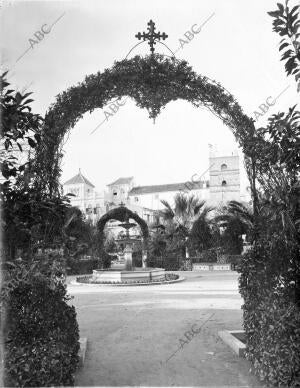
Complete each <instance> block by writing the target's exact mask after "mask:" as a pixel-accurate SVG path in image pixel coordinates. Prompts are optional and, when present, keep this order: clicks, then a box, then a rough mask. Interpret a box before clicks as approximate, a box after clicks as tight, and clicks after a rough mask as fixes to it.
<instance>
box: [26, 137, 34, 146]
mask: <svg viewBox="0 0 300 388" xmlns="http://www.w3.org/2000/svg"><path fill="white" fill-rule="evenodd" d="M27 141H28V144H29V145H30V147H32V148H35V146H36V142H35V141H34V140H32V139H31V137H27Z"/></svg>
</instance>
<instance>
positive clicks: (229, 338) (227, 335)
mask: <svg viewBox="0 0 300 388" xmlns="http://www.w3.org/2000/svg"><path fill="white" fill-rule="evenodd" d="M243 333H244V331H243V330H230V331H229V330H223V331H219V332H218V335H219V337H220V338H221V339H222V340H223V341H224V342H225V344H227V345H228V346H229V347H230V348H231V349H232V350H233V351H234V352H235V353H236V354H237V355H238V356H239V357H244V358H245V350H246V345H245V344H244V343H243V342H242V341H240V340H239V339H237V338H236V337H235V336H234V335H233V334H243Z"/></svg>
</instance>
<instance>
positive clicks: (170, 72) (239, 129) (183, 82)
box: [35, 54, 255, 195]
mask: <svg viewBox="0 0 300 388" xmlns="http://www.w3.org/2000/svg"><path fill="white" fill-rule="evenodd" d="M124 96H128V97H130V98H131V99H133V100H134V101H135V102H136V105H137V106H138V107H139V108H143V109H144V108H145V109H147V111H148V113H149V117H150V118H156V117H157V116H158V115H159V113H160V112H161V110H162V109H163V108H164V107H165V106H166V105H167V104H168V103H169V102H171V101H176V100H178V99H183V100H186V101H189V102H191V103H192V104H193V105H194V106H196V107H200V106H202V107H203V106H204V107H206V108H208V109H209V110H211V111H212V112H213V113H214V114H215V115H216V116H218V117H219V118H220V119H221V120H222V121H223V123H224V124H225V125H227V126H228V127H229V128H230V129H231V130H232V132H233V134H234V135H235V137H236V140H237V141H238V143H239V145H240V146H241V147H242V149H243V151H244V154H245V155H246V163H247V160H248V159H247V157H248V156H250V155H251V147H252V146H251V144H252V139H253V136H254V132H255V128H254V124H253V121H252V119H250V118H249V117H248V116H247V115H246V114H245V113H243V111H242V109H241V107H240V105H239V104H238V102H237V101H236V99H235V98H234V97H233V96H232V95H231V94H230V93H229V92H228V91H227V90H226V89H224V88H223V87H222V86H221V85H220V84H219V83H217V82H215V81H212V80H210V79H209V78H207V77H205V76H202V75H198V74H197V73H196V72H195V71H193V69H192V68H191V67H190V66H189V65H188V63H187V62H186V61H183V60H181V61H179V60H177V59H174V58H169V57H165V56H163V55H160V54H154V55H149V56H146V57H140V56H135V57H134V58H132V59H124V60H122V61H119V62H115V64H114V65H113V67H112V68H110V69H106V70H104V71H103V72H98V73H97V74H91V75H88V76H87V77H86V78H85V80H84V81H83V82H81V83H79V84H78V85H76V86H72V87H70V88H69V89H67V90H66V91H64V92H63V93H61V94H59V95H58V96H57V98H56V102H55V103H54V104H53V105H51V106H50V109H49V110H48V112H47V113H46V116H45V125H44V127H43V131H42V141H41V143H40V145H39V146H38V147H37V150H36V169H35V170H36V171H39V176H36V178H35V183H36V185H37V188H39V189H41V190H42V191H44V192H46V193H47V194H48V195H49V194H50V195H53V194H55V193H57V192H59V183H58V178H59V173H60V168H59V165H60V160H61V157H62V152H61V147H62V143H63V139H64V137H65V135H66V133H67V132H68V131H69V130H70V129H71V128H72V127H74V125H75V124H76V122H77V121H78V120H79V119H80V118H82V116H83V114H85V113H86V112H90V113H91V112H93V111H94V110H95V109H97V108H103V107H104V106H105V105H106V104H107V103H109V102H110V101H111V100H112V99H120V98H122V97H124ZM247 170H248V172H249V171H250V169H247ZM54 176H55V177H57V180H56V181H54V180H53V177H54ZM51 177H52V179H51Z"/></svg>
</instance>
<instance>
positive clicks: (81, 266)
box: [67, 257, 99, 275]
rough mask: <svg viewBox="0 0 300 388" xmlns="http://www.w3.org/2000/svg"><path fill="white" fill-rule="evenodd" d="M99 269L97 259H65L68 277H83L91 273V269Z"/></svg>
mask: <svg viewBox="0 0 300 388" xmlns="http://www.w3.org/2000/svg"><path fill="white" fill-rule="evenodd" d="M98 267H99V260H98V259H97V258H93V259H88V260H79V259H74V258H72V257H69V258H68V259H67V274H68V275H85V274H89V273H92V271H93V269H96V268H98Z"/></svg>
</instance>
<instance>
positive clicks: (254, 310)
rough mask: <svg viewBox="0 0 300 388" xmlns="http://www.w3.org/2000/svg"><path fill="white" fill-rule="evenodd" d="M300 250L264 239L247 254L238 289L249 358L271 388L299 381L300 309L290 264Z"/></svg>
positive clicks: (242, 263) (276, 241)
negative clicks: (242, 301) (241, 298)
mask: <svg viewBox="0 0 300 388" xmlns="http://www.w3.org/2000/svg"><path fill="white" fill-rule="evenodd" d="M295 257H297V248H296V246H294V245H293V244H292V243H291V242H289V249H287V247H285V246H284V244H283V241H282V239H281V238H280V236H277V237H274V238H273V240H272V241H269V240H266V239H261V240H259V241H258V242H257V243H256V245H255V246H254V248H253V249H251V250H250V251H249V252H247V254H245V255H244V256H243V257H242V260H241V266H240V269H239V271H240V272H241V276H240V280H239V287H240V292H241V294H242V296H243V298H244V301H245V303H244V305H243V311H244V312H243V315H244V329H245V332H246V345H247V353H246V356H247V358H248V360H250V361H251V362H252V365H253V367H252V368H253V371H254V372H255V373H256V374H257V376H258V377H259V378H260V379H261V380H262V381H264V382H265V383H267V384H269V385H271V386H289V387H290V386H291V387H295V386H299V385H300V312H299V307H298V306H297V303H296V302H297V301H296V299H295V281H294V280H293V278H292V277H293V268H292V265H291V263H292V262H293V259H294V260H295Z"/></svg>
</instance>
